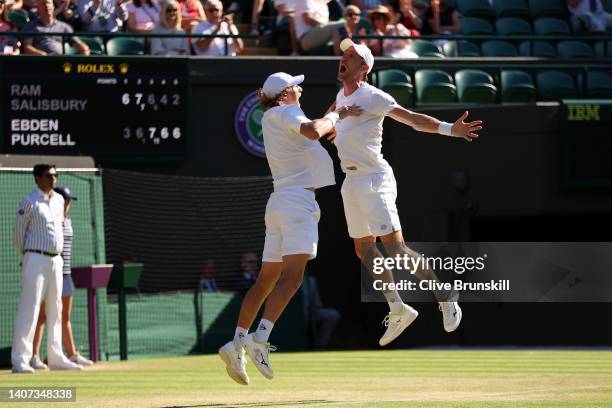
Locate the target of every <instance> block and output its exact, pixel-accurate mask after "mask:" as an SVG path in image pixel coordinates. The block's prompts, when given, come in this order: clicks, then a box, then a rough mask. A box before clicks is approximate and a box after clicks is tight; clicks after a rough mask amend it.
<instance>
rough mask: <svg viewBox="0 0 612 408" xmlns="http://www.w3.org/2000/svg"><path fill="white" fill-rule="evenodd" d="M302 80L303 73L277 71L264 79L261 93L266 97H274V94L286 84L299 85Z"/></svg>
mask: <svg viewBox="0 0 612 408" xmlns="http://www.w3.org/2000/svg"><path fill="white" fill-rule="evenodd" d="M302 82H304V75H298V76H291V75H289V74H286V73H284V72H277V73H276V74H272V75H270V76H269V77H268V79H266V82H264V84H263V88H262V90H263V93H264V95H266V96H267V97H268V98H274V97H275V96H276V95H278V94H279V93H281V91H282V90H283V89H285V88H287V87H288V86H293V85H299V84H301V83H302Z"/></svg>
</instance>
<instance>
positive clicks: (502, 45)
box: [481, 40, 518, 57]
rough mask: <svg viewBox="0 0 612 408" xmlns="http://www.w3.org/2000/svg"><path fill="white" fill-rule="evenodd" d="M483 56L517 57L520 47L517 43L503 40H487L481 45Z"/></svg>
mask: <svg viewBox="0 0 612 408" xmlns="http://www.w3.org/2000/svg"><path fill="white" fill-rule="evenodd" d="M481 49H482V56H483V57H516V56H518V49H517V48H516V45H514V44H512V43H510V42H508V41H501V40H491V41H485V42H483V43H482V45H481Z"/></svg>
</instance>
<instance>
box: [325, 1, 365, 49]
mask: <svg viewBox="0 0 612 408" xmlns="http://www.w3.org/2000/svg"><path fill="white" fill-rule="evenodd" d="M360 20H361V10H359V7H357V6H355V5H352V4H351V5H350V6H347V7H346V9H344V25H343V26H342V27H340V28H338V29H337V30H336V31H334V36H333V40H334V54H335V55H342V51H341V50H340V43H341V42H342V40H344V39H345V38H353V36H354V35H365V34H366V30H365V28H361V29H359V27H358V24H359V21H360ZM356 42H361V41H356Z"/></svg>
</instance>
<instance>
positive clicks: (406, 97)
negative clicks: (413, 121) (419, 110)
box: [376, 69, 414, 106]
mask: <svg viewBox="0 0 612 408" xmlns="http://www.w3.org/2000/svg"><path fill="white" fill-rule="evenodd" d="M376 79H377V84H378V87H379V88H380V89H382V90H383V91H385V92H387V93H388V94H389V95H391V96H393V98H394V99H395V101H396V102H397V103H399V104H400V105H402V106H412V105H414V87H413V86H412V79H410V76H409V75H408V74H407V73H405V72H404V71H401V70H399V69H385V70H382V71H378V72H377V73H376Z"/></svg>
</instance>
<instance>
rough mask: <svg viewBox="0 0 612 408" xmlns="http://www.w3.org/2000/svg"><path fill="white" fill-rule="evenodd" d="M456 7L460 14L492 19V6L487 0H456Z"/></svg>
mask: <svg viewBox="0 0 612 408" xmlns="http://www.w3.org/2000/svg"><path fill="white" fill-rule="evenodd" d="M457 9H458V10H459V13H461V15H462V16H465V17H479V18H484V19H486V20H493V16H494V13H493V8H492V7H491V3H489V0H458V1H457Z"/></svg>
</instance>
